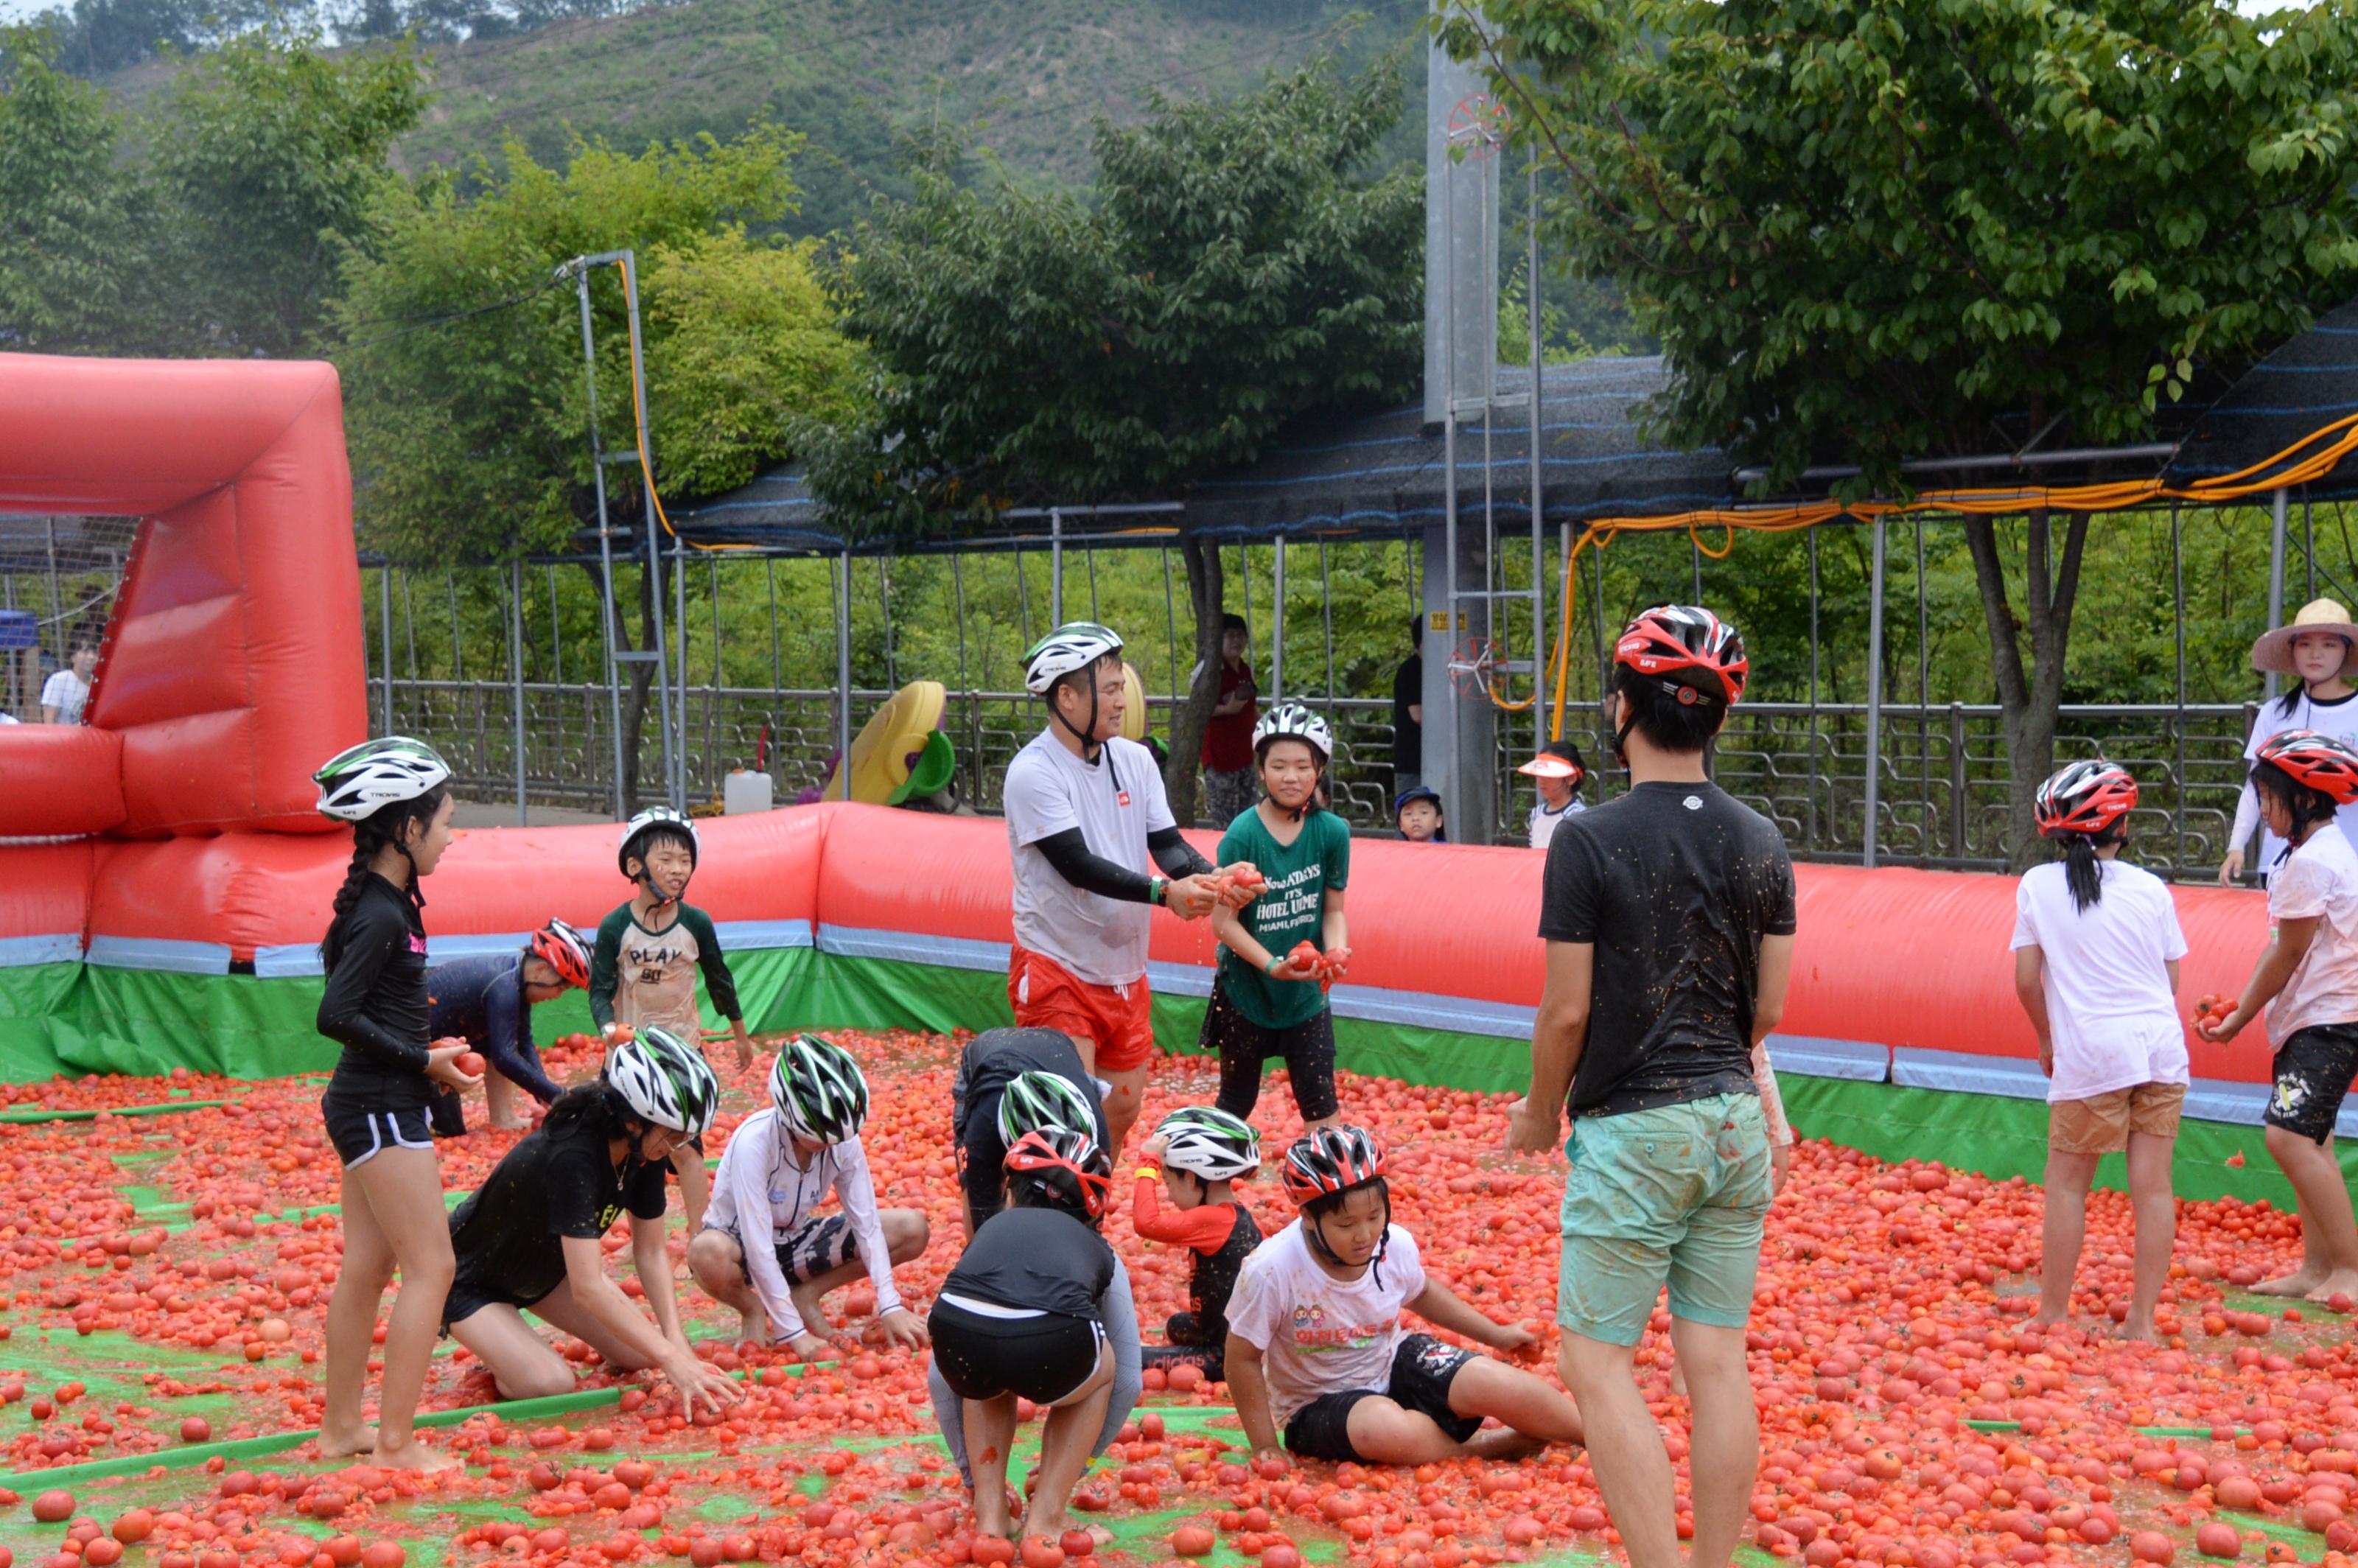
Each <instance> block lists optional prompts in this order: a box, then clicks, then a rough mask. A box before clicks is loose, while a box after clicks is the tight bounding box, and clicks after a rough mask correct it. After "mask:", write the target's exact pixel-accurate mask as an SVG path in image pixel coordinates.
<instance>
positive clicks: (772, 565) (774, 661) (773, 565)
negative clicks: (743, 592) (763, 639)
mask: <svg viewBox="0 0 2358 1568" xmlns="http://www.w3.org/2000/svg"><path fill="white" fill-rule="evenodd" d="M952 559H956V557H952ZM762 566H763V568H764V569H765V570H766V571H767V572H768V574H769V579H770V695H771V696H772V697H776V696H777V695H778V687H781V686H783V685H784V684H785V683H784V681H783V680H781V679H780V678H779V675H778V557H775V556H764V557H763V558H762Z"/></svg>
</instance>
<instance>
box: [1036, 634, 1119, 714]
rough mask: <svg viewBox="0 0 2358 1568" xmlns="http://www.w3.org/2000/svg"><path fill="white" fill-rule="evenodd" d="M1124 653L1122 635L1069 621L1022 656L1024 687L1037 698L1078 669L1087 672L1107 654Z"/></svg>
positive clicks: (1043, 695)
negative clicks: (1122, 651) (1122, 650)
mask: <svg viewBox="0 0 2358 1568" xmlns="http://www.w3.org/2000/svg"><path fill="white" fill-rule="evenodd" d="M1120 652H1121V636H1120V633H1117V632H1115V631H1114V630H1113V628H1111V627H1110V626H1100V625H1098V623H1097V622H1094V621H1067V622H1065V624H1063V625H1062V626H1059V627H1057V628H1056V629H1055V631H1054V632H1051V633H1048V634H1047V635H1046V636H1044V637H1043V638H1041V639H1040V640H1039V641H1038V642H1036V643H1033V644H1032V651H1031V652H1030V653H1028V654H1024V655H1023V686H1024V689H1026V690H1028V691H1030V692H1031V693H1032V694H1033V696H1035V697H1045V696H1047V695H1048V690H1049V688H1050V687H1054V686H1055V684H1056V683H1057V682H1058V681H1060V680H1062V679H1064V677H1065V676H1068V675H1071V674H1072V673H1073V672H1074V671H1076V670H1085V669H1087V668H1088V667H1089V666H1090V665H1094V664H1096V663H1097V662H1098V660H1099V659H1102V658H1104V657H1105V656H1106V655H1107V654H1119V653H1120Z"/></svg>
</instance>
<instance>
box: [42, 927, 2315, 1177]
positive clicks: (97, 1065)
mask: <svg viewBox="0 0 2358 1568" xmlns="http://www.w3.org/2000/svg"><path fill="white" fill-rule="evenodd" d="M729 962H730V968H731V969H732V970H733V971H734V972H735V974H736V977H737V989H738V993H739V997H740V999H741V1001H742V1002H743V1004H744V1009H745V1017H746V1022H747V1023H748V1025H749V1026H750V1027H751V1028H752V1030H753V1031H754V1032H755V1033H773V1032H776V1031H780V1030H785V1029H809V1028H821V1029H823V1028H828V1027H836V1028H850V1029H907V1030H921V1031H926V1032H930V1033H948V1032H949V1031H951V1030H954V1029H975V1030H980V1029H990V1028H993V1027H995V1026H998V1025H1001V1024H1005V1023H1008V1022H1011V1021H1012V1015H1011V1013H1010V1011H1008V1004H1007V981H1006V978H1005V977H1004V976H1003V975H1001V974H999V973H998V972H996V971H991V970H978V969H953V968H936V967H934V966H932V965H926V964H915V963H904V962H900V961H897V960H892V959H883V958H864V957H841V956H838V955H834V954H823V953H820V952H818V951H817V950H816V949H813V948H809V947H778V948H763V949H754V950H744V951H740V952H735V953H731V954H730V956H729ZM1204 1007H1205V1003H1204V1001H1203V1000H1202V999H1200V998H1195V997H1182V996H1171V995H1158V996H1157V997H1156V998H1155V999H1154V1033H1155V1038H1156V1039H1157V1040H1158V1041H1160V1042H1161V1043H1162V1044H1163V1047H1164V1048H1165V1049H1167V1050H1172V1051H1175V1052H1180V1053H1184V1054H1193V1053H1194V1052H1195V1049H1196V1036H1197V1033H1198V1031H1199V1030H1200V1029H1201V1027H1202V1024H1203V1018H1204ZM318 1009H319V981H318V980H317V979H257V978H255V977H254V976H251V975H174V974H162V973H157V972H152V971H148V970H141V969H116V968H94V967H91V966H85V965H80V964H46V965H35V966H28V967H26V968H0V1080H5V1081H6V1082H11V1083H33V1082H39V1081H42V1080H45V1079H49V1078H52V1077H57V1076H61V1075H79V1074H82V1073H129V1074H136V1075H142V1076H160V1075H162V1074H165V1073H168V1072H169V1071H170V1070H171V1069H172V1068H174V1067H176V1066H185V1067H188V1068H189V1069H190V1070H191V1071H196V1072H210V1073H219V1074H222V1075H223V1076H229V1077H236V1078H268V1077H280V1076H287V1075H289V1074H294V1073H305V1072H318V1071H321V1070H323V1069H325V1068H327V1067H330V1066H332V1065H334V1062H335V1057H336V1047H335V1046H333V1045H331V1044H329V1043H328V1042H326V1041H324V1040H322V1039H321V1038H320V1037H319V1033H317V1032H316V1030H315V1029H314V1028H313V1026H312V1021H313V1016H314V1014H315V1013H316V1012H317V1011H318ZM533 1022H534V1030H535V1033H536V1034H537V1035H538V1037H539V1038H540V1039H542V1040H544V1041H546V1040H553V1039H555V1038H557V1036H558V1035H561V1034H566V1033H574V1032H577V1031H583V1030H587V1029H588V1028H589V1027H590V1012H589V1008H588V1005H587V1003H586V1001H585V1000H584V999H583V998H582V997H581V996H580V995H579V993H578V992H576V993H572V994H568V996H566V997H564V998H563V999H561V1000H557V1001H552V1002H548V1003H546V1004H544V1005H543V1006H542V1007H540V1008H538V1009H536V1010H535V1013H534V1019H533ZM707 1022H710V1023H715V1024H717V1023H719V1018H718V1017H717V1016H712V1015H711V1014H710V1013H709V1010H708V1017H707ZM1335 1043H1336V1058H1337V1060H1338V1062H1339V1063H1340V1065H1342V1066H1343V1067H1345V1068H1346V1069H1347V1070H1348V1071H1351V1072H1355V1073H1362V1074H1368V1075H1374V1076H1383V1077H1392V1078H1401V1079H1404V1080H1406V1081H1408V1082H1411V1083H1418V1084H1432V1085H1440V1086H1444V1087H1450V1088H1460V1089H1472V1090H1478V1091H1482V1092H1486V1093H1496V1092H1499V1091H1512V1090H1518V1089H1520V1088H1521V1087H1523V1085H1524V1084H1525V1083H1526V1082H1527V1081H1528V1076H1527V1075H1528V1073H1529V1071H1530V1062H1531V1058H1530V1052H1529V1047H1528V1046H1527V1045H1526V1044H1524V1043H1523V1042H1521V1041H1518V1040H1502V1039H1498V1038H1496V1037H1494V1036H1489V1035H1479V1034H1463V1033H1454V1032H1451V1031H1448V1030H1440V1029H1425V1028H1419V1027H1417V1026H1414V1025H1408V1024H1393V1023H1378V1022H1368V1021H1366V1020H1361V1019H1337V1020H1336V1026H1335ZM1781 1081H1782V1083H1783V1084H1784V1086H1785V1098H1786V1103H1787V1108H1788V1109H1789V1111H1790V1114H1791V1116H1792V1119H1793V1124H1794V1126H1795V1127H1796V1128H1798V1129H1799V1130H1801V1132H1802V1133H1803V1134H1804V1135H1805V1136H1808V1137H1813V1138H1816V1137H1823V1138H1831V1139H1833V1141H1835V1142H1837V1143H1840V1144H1843V1145H1844V1146H1846V1147H1849V1148H1853V1149H1857V1150H1860V1151H1862V1152H1866V1153H1869V1154H1874V1155H1876V1156H1877V1157H1879V1158H1882V1159H1887V1160H1905V1159H1909V1158H1925V1157H1931V1158H1936V1159H1939V1160H1941V1161H1942V1162H1944V1163H1946V1164H1950V1165H1955V1166H1959V1167H1962V1168H1963V1169H1967V1170H1976V1171H1981V1172H1984V1173H1987V1174H1989V1175H1991V1176H1995V1177H1998V1178H2001V1179H2003V1178H2005V1177H2007V1176H2015V1175H2020V1176H2024V1177H2028V1178H2029V1179H2030V1180H2033V1181H2037V1180H2040V1179H2041V1178H2042V1177H2043V1175H2044V1173H2045V1170H2046V1165H2047V1108H2046V1106H2045V1105H2044V1104H2042V1103H2041V1102H2039V1101H2037V1100H2022V1099H2008V1098H1999V1097H1996V1096H1991V1095H1974V1094H1954V1093H1947V1092H1943V1091H1939V1090H1932V1089H1917V1088H1903V1087H1898V1086H1897V1085H1892V1084H1863V1083H1852V1082H1845V1081H1841V1080H1836V1079H1832V1078H1811V1077H1803V1076H1799V1075H1787V1076H1785V1077H1784V1078H1783V1079H1782V1080H1781ZM2340 1152H2341V1157H2342V1168H2343V1170H2344V1172H2345V1173H2346V1174H2348V1175H2349V1176H2350V1177H2352V1178H2353V1179H2358V1149H2353V1148H2352V1147H2350V1146H2348V1145H2346V1144H2345V1145H2344V1146H2342V1149H2341V1151H2340ZM2237 1154H2241V1155H2242V1157H2243V1159H2244V1163H2243V1165H2241V1166H2240V1167H2237V1166H2233V1165H2230V1164H2229V1163H2228V1161H2229V1160H2230V1159H2231V1158H2232V1157H2234V1156H2235V1155H2237ZM2097 1183H2098V1184H2099V1185H2101V1186H2105V1187H2109V1188H2112V1189H2115V1190H2119V1189H2121V1188H2123V1187H2124V1186H2125V1173H2124V1171H2123V1169H2122V1162H2121V1159H2120V1157H2119V1156H2118V1155H2114V1156H2111V1157H2109V1158H2107V1159H2106V1160H2105V1161H2104V1164H2103V1165H2102V1166H2101V1167H2100V1168H2099V1171H2098V1174H2097ZM2176 1186H2177V1190H2178V1193H2179V1195H2180V1196H2181V1197H2187V1198H2216V1197H2221V1196H2224V1195H2228V1194H2230V1193H2233V1194H2234V1195H2237V1196H2241V1197H2244V1198H2266V1199H2267V1200H2268V1201H2269V1202H2270V1203H2272V1204H2274V1205H2276V1206H2277V1207H2279V1208H2285V1209H2289V1208H2290V1207H2291V1206H2292V1201H2293V1198H2292V1189H2291V1188H2290V1186H2289V1185H2288V1184H2286V1182H2285V1181H2284V1179H2283V1177H2282V1176H2281V1175H2280V1174H2279V1173H2278V1172H2277V1167H2276V1163H2275V1162H2274V1161H2272V1160H2270V1159H2269V1158H2268V1155H2267V1152H2266V1146H2265V1143H2264V1141H2263V1139H2262V1134H2261V1130H2260V1129H2258V1128H2256V1127H2236V1126H2228V1125H2225V1124H2223V1123H2219V1122H2209V1121H2193V1120H2189V1121H2187V1122H2186V1123H2185V1124H2184V1125H2183V1127H2182V1129H2181V1130H2180V1136H2179V1143H2178V1154H2177V1163H2176Z"/></svg>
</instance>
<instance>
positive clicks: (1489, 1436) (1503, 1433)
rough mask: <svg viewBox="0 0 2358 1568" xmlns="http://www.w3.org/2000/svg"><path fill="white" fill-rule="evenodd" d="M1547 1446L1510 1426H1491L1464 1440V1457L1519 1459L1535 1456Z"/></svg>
mask: <svg viewBox="0 0 2358 1568" xmlns="http://www.w3.org/2000/svg"><path fill="white" fill-rule="evenodd" d="M1546 1446H1547V1444H1545V1443H1542V1442H1541V1440H1540V1439H1538V1438H1536V1437H1532V1436H1530V1435H1528V1434H1527V1433H1520V1432H1517V1431H1516V1430H1515V1429H1514V1428H1513V1427H1511V1426H1493V1427H1487V1428H1485V1429H1484V1430H1482V1431H1480V1432H1477V1433H1475V1434H1474V1435H1473V1436H1471V1437H1469V1438H1467V1439H1466V1444H1465V1447H1466V1457H1467V1458H1469V1459H1520V1458H1521V1457H1522V1456H1523V1455H1524V1454H1536V1453H1538V1452H1539V1451H1540V1450H1541V1449H1542V1448H1545V1447H1546Z"/></svg>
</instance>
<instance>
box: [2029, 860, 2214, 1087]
mask: <svg viewBox="0 0 2358 1568" xmlns="http://www.w3.org/2000/svg"><path fill="white" fill-rule="evenodd" d="M2097 866H2098V868H2099V870H2100V871H2101V872H2102V874H2103V879H2104V897H2103V898H2101V899H2099V900H2098V901H2097V902H2096V903H2093V904H2091V905H2089V906H2088V908H2086V909H2085V910H2081V909H2075V908H2073V907H2072V904H2071V887H2070V885H2069V884H2068V883H2067V882H2066V881H2065V880H2064V874H2063V867H2062V866H2061V864H2060V863H2050V864H2048V865H2044V866H2034V867H2032V868H2031V869H2030V870H2029V871H2026V872H2024V873H2023V878H2022V885H2021V886H2020V887H2018V888H2017V890H2016V891H2015V897H2014V908H2015V918H2014V946H2016V947H2017V948H2021V947H2036V948H2038V949H2039V953H2040V954H2041V956H2042V957H2045V959H2046V962H2047V972H2046V977H2045V986H2046V990H2047V1022H2048V1025H2049V1030H2050V1033H2051V1034H2052V1036H2053V1039H2054V1044H2055V1076H2054V1077H2053V1078H2052V1079H2051V1080H2050V1082H2049V1083H2048V1086H2047V1098H2049V1099H2050V1100H2075V1099H2093V1098H2095V1097H2096V1096H2098V1095H2104V1094H2110V1093H2112V1092H2113V1091H2114V1090H2115V1089H2127V1088H2135V1087H2136V1086H2137V1085H2139V1084H2182V1083H2185V1082H2186V1081H2187V1079H2188V1076H2189V1075H2188V1071H2187V1058H2186V1025H2185V1023H2184V1022H2181V1021H2180V1018H2179V1016H2178V1001H2177V999H2176V997H2175V996H2173V995H2172V994H2171V991H2170V989H2169V968H2167V966H2168V965H2169V963H2170V962H2171V961H2173V960H2175V959H2179V958H2182V957H2186V935H2185V934H2184V933H2183V932H2182V931H2180V929H2179V925H2178V905H2177V904H2176V903H2173V902H2172V901H2171V899H2170V896H2169V886H2168V884H2166V883H2165V882H2163V881H2162V880H2161V879H2160V878H2159V877H2157V876H2155V875H2154V874H2153V873H2152V872H2151V871H2147V870H2145V869H2144V868H2143V867H2140V866H2131V865H2126V864H2124V863H2123V862H2121V861H2119V860H2099V861H2098V862H2097Z"/></svg>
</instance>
